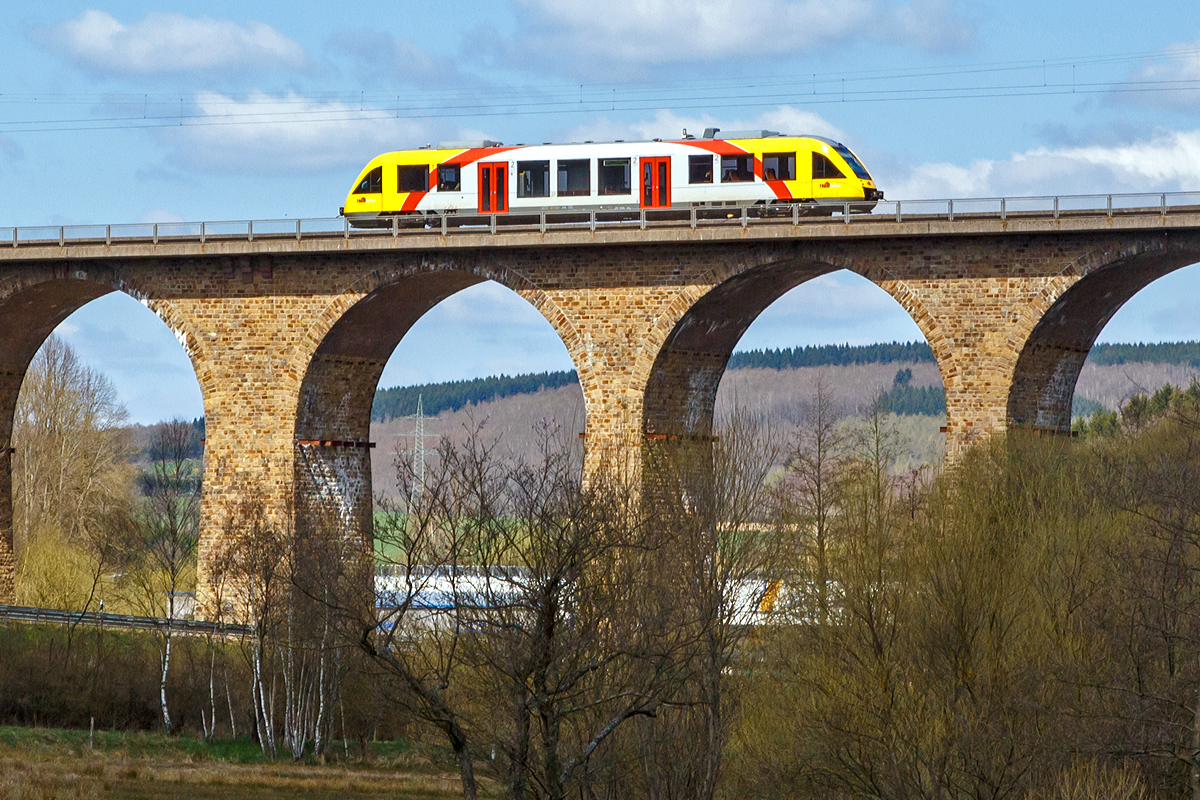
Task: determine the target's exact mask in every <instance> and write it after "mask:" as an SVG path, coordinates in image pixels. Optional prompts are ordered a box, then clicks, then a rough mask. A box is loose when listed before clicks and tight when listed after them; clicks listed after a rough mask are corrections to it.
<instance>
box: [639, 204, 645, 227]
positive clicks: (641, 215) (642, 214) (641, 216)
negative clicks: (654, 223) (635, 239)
mask: <svg viewBox="0 0 1200 800" xmlns="http://www.w3.org/2000/svg"><path fill="white" fill-rule="evenodd" d="M640 218H641V224H642V230H646V209H644V208H643V209H642V210H641V213H640Z"/></svg>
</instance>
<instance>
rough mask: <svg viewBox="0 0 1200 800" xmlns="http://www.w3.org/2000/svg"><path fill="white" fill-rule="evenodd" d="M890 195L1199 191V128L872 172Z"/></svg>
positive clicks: (918, 197)
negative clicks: (891, 172) (1124, 141)
mask: <svg viewBox="0 0 1200 800" xmlns="http://www.w3.org/2000/svg"><path fill="white" fill-rule="evenodd" d="M876 177H877V178H878V179H879V183H880V185H881V186H882V187H883V189H884V191H885V192H886V193H887V196H888V197H889V198H891V199H898V200H907V199H920V198H927V199H932V198H945V197H998V196H1008V197H1015V196H1022V195H1066V194H1090V193H1098V194H1099V193H1102V194H1108V193H1117V192H1166V191H1196V190H1200V130H1195V131H1164V132H1162V133H1159V134H1157V135H1155V136H1153V137H1150V138H1148V139H1144V140H1140V141H1134V142H1130V143H1127V144H1120V145H1088V146H1077V147H1063V148H1055V149H1050V148H1045V147H1039V148H1036V149H1033V150H1028V151H1026V152H1024V153H1015V154H1013V155H1012V156H1011V157H1010V158H1008V159H1006V160H990V159H980V160H976V161H972V162H971V163H970V164H968V165H967V166H960V165H956V164H949V163H944V162H939V163H924V164H920V165H917V166H915V167H913V168H911V170H910V171H909V172H908V174H905V175H893V176H889V175H886V174H879V175H876Z"/></svg>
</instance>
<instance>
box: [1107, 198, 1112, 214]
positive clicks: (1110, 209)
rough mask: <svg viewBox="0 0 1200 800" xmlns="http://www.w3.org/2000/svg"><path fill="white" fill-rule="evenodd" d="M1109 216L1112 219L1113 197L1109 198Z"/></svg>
mask: <svg viewBox="0 0 1200 800" xmlns="http://www.w3.org/2000/svg"><path fill="white" fill-rule="evenodd" d="M1108 216H1109V217H1112V195H1111V194H1110V195H1109V196H1108Z"/></svg>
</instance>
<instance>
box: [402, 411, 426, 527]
mask: <svg viewBox="0 0 1200 800" xmlns="http://www.w3.org/2000/svg"><path fill="white" fill-rule="evenodd" d="M403 419H411V420H412V421H413V431H412V433H402V434H400V435H401V436H411V437H413V461H414V463H413V486H412V491H411V492H410V493H409V498H408V507H409V508H410V509H411V508H412V507H413V506H414V505H416V503H417V500H419V499H420V497H421V491H422V490H423V489H424V488H425V438H426V436H427V435H428V436H433V435H434V434H426V433H425V406H424V398H423V396H422V395H417V413H415V414H410V415H409V416H407V417H404V418H403Z"/></svg>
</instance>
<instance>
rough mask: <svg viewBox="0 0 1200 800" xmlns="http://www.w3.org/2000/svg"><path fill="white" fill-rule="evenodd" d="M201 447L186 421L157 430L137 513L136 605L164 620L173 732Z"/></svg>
mask: <svg viewBox="0 0 1200 800" xmlns="http://www.w3.org/2000/svg"><path fill="white" fill-rule="evenodd" d="M198 444H199V442H198V441H197V436H196V431H195V429H194V428H193V427H192V426H191V425H190V424H188V423H187V422H184V421H182V420H173V421H170V422H164V423H161V424H160V425H158V426H156V427H155V429H154V432H153V433H152V434H151V438H150V446H149V453H150V467H149V469H148V470H146V471H145V472H144V473H143V474H142V476H141V484H142V494H143V499H142V503H141V506H140V508H139V509H138V511H137V512H136V520H137V523H138V527H139V528H140V537H139V539H140V541H139V542H138V552H137V553H136V560H137V561H138V562H140V563H138V565H137V569H135V571H134V573H133V580H132V584H133V588H134V590H135V591H134V594H133V597H132V598H131V600H132V602H133V603H134V605H135V606H136V607H138V608H139V609H140V610H141V611H142V613H143V614H145V615H146V616H149V617H154V618H156V619H161V620H162V623H161V624H160V625H159V635H160V640H161V645H160V650H159V658H160V661H161V666H162V672H161V676H160V680H159V700H160V704H161V706H162V719H163V728H164V729H165V730H166V731H167V733H170V732H171V730H172V725H171V712H170V707H169V705H168V703H167V678H168V675H169V673H170V669H171V644H172V640H173V638H174V635H175V621H176V618H177V617H178V616H179V611H180V609H179V602H180V594H181V592H182V591H183V590H184V589H187V588H192V587H193V586H194V582H195V569H196V548H197V546H198V545H199V541H200V468H199V465H198V463H197V461H196V460H195V456H196V451H197V449H198Z"/></svg>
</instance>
